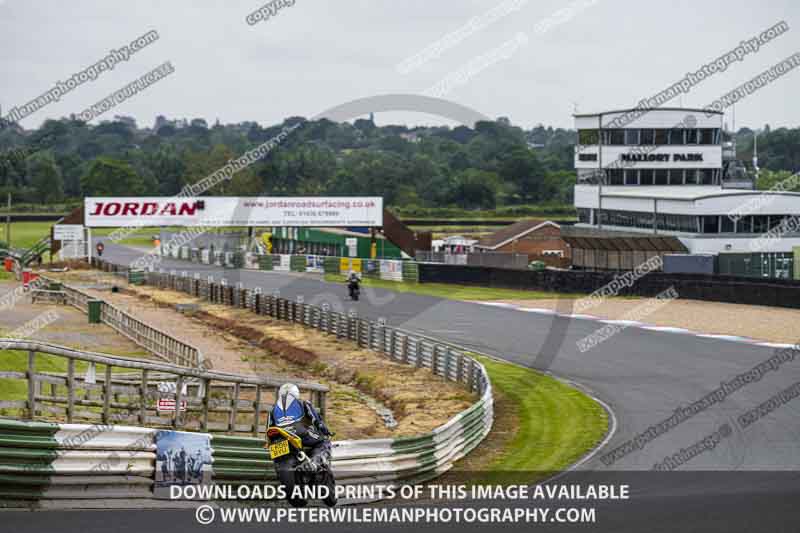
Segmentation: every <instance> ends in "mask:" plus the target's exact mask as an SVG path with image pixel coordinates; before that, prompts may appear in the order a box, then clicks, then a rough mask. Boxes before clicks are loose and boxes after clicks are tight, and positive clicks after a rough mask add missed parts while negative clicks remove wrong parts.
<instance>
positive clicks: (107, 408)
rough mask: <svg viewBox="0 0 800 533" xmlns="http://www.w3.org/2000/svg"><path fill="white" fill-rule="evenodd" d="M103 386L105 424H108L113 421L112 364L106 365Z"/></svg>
mask: <svg viewBox="0 0 800 533" xmlns="http://www.w3.org/2000/svg"><path fill="white" fill-rule="evenodd" d="M103 386H104V387H103V424H108V423H109V422H110V421H111V365H106V377H105V383H103Z"/></svg>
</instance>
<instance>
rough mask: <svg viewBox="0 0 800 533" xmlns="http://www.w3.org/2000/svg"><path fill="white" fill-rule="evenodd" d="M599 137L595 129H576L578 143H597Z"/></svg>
mask: <svg viewBox="0 0 800 533" xmlns="http://www.w3.org/2000/svg"><path fill="white" fill-rule="evenodd" d="M599 139H600V134H599V132H598V131H597V130H578V144H599V142H598V141H599Z"/></svg>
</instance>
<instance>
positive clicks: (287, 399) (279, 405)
mask: <svg viewBox="0 0 800 533" xmlns="http://www.w3.org/2000/svg"><path fill="white" fill-rule="evenodd" d="M271 426H277V427H282V428H285V427H287V426H291V429H292V431H293V432H294V433H295V434H296V435H297V436H298V437H300V439H301V440H302V441H303V448H306V449H308V453H307V455H308V458H309V460H308V461H305V462H303V463H301V464H300V465H299V466H298V468H300V469H303V470H305V471H307V472H310V473H316V472H319V471H320V470H324V469H327V468H328V467H329V466H330V463H331V439H330V438H331V437H332V436H333V433H331V431H330V430H329V429H328V426H327V425H325V422H324V421H323V420H322V417H320V416H319V413H317V410H316V409H314V406H313V405H311V402H309V401H307V400H302V399H300V390H299V389H298V388H297V385H295V384H294V383H284V384H283V385H281V387H280V389H278V397H277V398H276V400H275V405H274V406H273V407H272V411H270V413H269V418H268V420H267V427H271Z"/></svg>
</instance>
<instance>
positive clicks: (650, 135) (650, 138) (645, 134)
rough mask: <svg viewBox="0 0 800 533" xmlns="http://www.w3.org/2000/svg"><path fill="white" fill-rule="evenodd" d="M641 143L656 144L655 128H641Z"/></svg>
mask: <svg viewBox="0 0 800 533" xmlns="http://www.w3.org/2000/svg"><path fill="white" fill-rule="evenodd" d="M640 136H641V144H655V142H656V132H655V130H641V134H640Z"/></svg>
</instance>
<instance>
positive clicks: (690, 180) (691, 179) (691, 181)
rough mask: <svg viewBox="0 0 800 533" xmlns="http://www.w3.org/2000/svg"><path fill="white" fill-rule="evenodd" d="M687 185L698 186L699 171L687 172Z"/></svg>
mask: <svg viewBox="0 0 800 533" xmlns="http://www.w3.org/2000/svg"><path fill="white" fill-rule="evenodd" d="M686 185H697V169H694V168H690V169H687V170H686Z"/></svg>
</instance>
